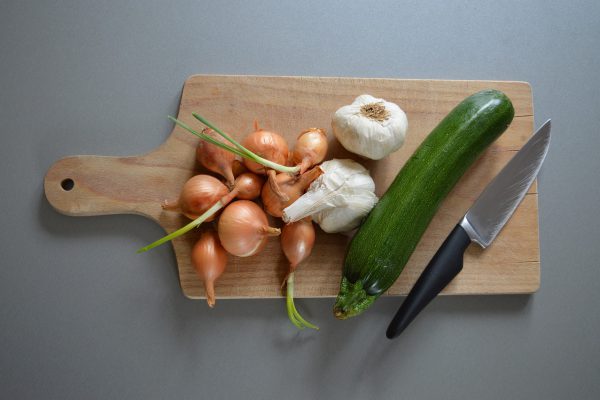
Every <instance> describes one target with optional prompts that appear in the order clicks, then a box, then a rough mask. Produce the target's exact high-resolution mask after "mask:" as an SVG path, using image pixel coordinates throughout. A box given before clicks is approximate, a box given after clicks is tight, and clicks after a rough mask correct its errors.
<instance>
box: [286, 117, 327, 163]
mask: <svg viewBox="0 0 600 400" xmlns="http://www.w3.org/2000/svg"><path fill="white" fill-rule="evenodd" d="M327 149H328V143H327V133H326V132H325V130H324V129H320V128H310V129H307V130H305V131H303V132H302V133H300V135H299V136H298V139H296V144H295V145H294V150H293V151H292V154H291V161H292V163H293V164H294V165H299V166H300V173H301V174H303V173H304V171H306V170H307V169H309V168H310V167H312V166H313V165H317V164H319V163H321V162H322V161H323V160H324V159H325V156H326V155H327Z"/></svg>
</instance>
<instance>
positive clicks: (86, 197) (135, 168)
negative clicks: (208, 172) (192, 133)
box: [44, 143, 194, 220]
mask: <svg viewBox="0 0 600 400" xmlns="http://www.w3.org/2000/svg"><path fill="white" fill-rule="evenodd" d="M169 147H170V146H169V145H168V144H167V143H165V144H163V146H160V147H159V148H158V149H157V150H155V151H154V152H151V153H149V154H146V155H141V156H131V157H107V156H87V155H84V156H71V157H66V158H63V159H61V160H58V161H57V162H56V163H54V165H52V167H50V169H49V170H48V172H47V174H46V177H45V179H44V191H45V193H46V198H47V199H48V201H49V202H50V204H51V205H52V206H53V207H54V208H55V209H56V210H57V211H59V212H61V213H63V214H66V215H71V216H92V215H107V214H140V215H144V216H147V217H149V218H152V219H156V220H158V219H159V217H160V214H161V207H160V204H161V202H162V201H164V200H166V199H169V200H173V197H174V196H175V197H176V196H177V194H178V191H179V190H180V189H181V186H182V184H183V182H185V179H186V178H187V177H188V176H190V169H193V167H192V168H189V166H186V165H185V164H186V163H185V162H183V163H182V160H181V158H182V157H181V155H180V154H181V153H180V152H178V154H177V155H175V157H178V158H179V159H178V160H175V157H169V155H170V154H173V153H172V152H170V151H169ZM191 153H192V154H193V152H191ZM184 158H185V157H184ZM189 162H190V163H191V164H192V166H193V162H194V160H193V158H192V159H191V160H190V161H189ZM182 164H183V165H182ZM173 168H176V169H183V170H185V171H180V172H179V174H174V173H173ZM174 175H176V176H177V177H178V178H175V179H174Z"/></svg>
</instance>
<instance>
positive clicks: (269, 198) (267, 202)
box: [261, 167, 323, 218]
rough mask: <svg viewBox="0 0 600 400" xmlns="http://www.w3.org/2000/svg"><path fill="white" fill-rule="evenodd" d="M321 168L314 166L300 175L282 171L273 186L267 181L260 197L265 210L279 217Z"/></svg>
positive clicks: (315, 177)
mask: <svg viewBox="0 0 600 400" xmlns="http://www.w3.org/2000/svg"><path fill="white" fill-rule="evenodd" d="M322 173H323V170H321V168H319V167H315V168H313V169H311V170H310V171H307V172H305V173H304V174H302V175H295V176H291V175H289V174H286V173H285V172H282V173H280V174H277V176H276V177H275V185H276V187H277V189H275V188H274V186H273V184H272V182H270V181H269V182H267V183H265V185H264V186H263V189H262V193H261V198H262V202H263V205H264V207H265V211H266V212H267V213H268V214H269V215H272V216H273V217H277V218H281V216H282V215H283V210H284V209H285V208H286V207H288V206H289V205H291V204H292V203H293V202H295V201H296V200H298V198H299V197H300V196H302V194H304V192H305V191H306V189H307V188H308V187H309V186H310V184H311V183H312V182H313V181H314V180H315V179H317V178H318V177H319V176H320V175H321V174H322Z"/></svg>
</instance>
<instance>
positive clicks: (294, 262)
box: [281, 218, 319, 329]
mask: <svg viewBox="0 0 600 400" xmlns="http://www.w3.org/2000/svg"><path fill="white" fill-rule="evenodd" d="M314 244H315V228H314V226H313V223H312V221H311V220H310V218H305V219H302V220H300V221H296V222H293V223H291V224H288V225H285V226H284V227H283V229H282V231H281V248H282V250H283V254H285V256H286V258H287V259H288V261H289V262H290V268H289V271H288V275H287V276H286V278H285V279H284V283H285V284H287V291H286V307H287V312H288V317H289V319H290V321H291V322H292V323H293V324H294V325H296V326H297V327H298V328H300V329H304V328H313V329H319V328H318V327H317V326H315V325H313V324H311V323H310V322H308V321H306V320H305V319H304V318H302V316H301V315H300V313H299V312H298V310H297V309H296V306H295V304H294V272H295V271H296V268H297V267H298V264H300V263H301V262H303V261H304V260H306V259H307V258H308V256H309V255H310V253H311V251H312V249H313V246H314Z"/></svg>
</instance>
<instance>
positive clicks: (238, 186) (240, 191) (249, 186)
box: [233, 172, 265, 200]
mask: <svg viewBox="0 0 600 400" xmlns="http://www.w3.org/2000/svg"><path fill="white" fill-rule="evenodd" d="M264 182H265V180H264V179H263V178H262V177H261V176H259V175H256V174H254V173H252V172H244V173H243V174H240V175H239V176H238V177H237V178H235V184H234V189H233V191H235V192H236V197H237V198H238V199H240V200H254V199H257V198H258V197H260V191H261V189H262V186H263V183H264Z"/></svg>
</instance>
